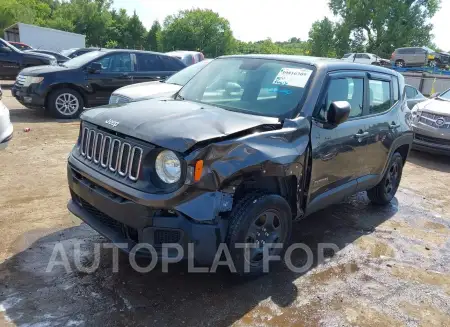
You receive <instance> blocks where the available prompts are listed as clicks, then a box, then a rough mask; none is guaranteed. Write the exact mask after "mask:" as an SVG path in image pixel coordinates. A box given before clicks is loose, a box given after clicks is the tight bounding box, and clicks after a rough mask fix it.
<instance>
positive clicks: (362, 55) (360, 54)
mask: <svg viewBox="0 0 450 327" xmlns="http://www.w3.org/2000/svg"><path fill="white" fill-rule="evenodd" d="M355 57H356V58H361V59H370V57H369V56H368V55H366V54H364V53H358V54H357V55H356V56H355Z"/></svg>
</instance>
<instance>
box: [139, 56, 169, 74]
mask: <svg viewBox="0 0 450 327" xmlns="http://www.w3.org/2000/svg"><path fill="white" fill-rule="evenodd" d="M136 62H137V71H138V72H158V71H165V70H166V69H165V67H164V64H163V62H162V60H161V59H160V57H159V56H157V55H154V54H147V53H136Z"/></svg>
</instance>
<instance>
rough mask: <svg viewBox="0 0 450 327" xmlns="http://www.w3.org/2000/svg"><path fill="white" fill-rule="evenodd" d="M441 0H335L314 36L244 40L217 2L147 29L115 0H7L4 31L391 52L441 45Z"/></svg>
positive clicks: (141, 42) (305, 51)
mask: <svg viewBox="0 0 450 327" xmlns="http://www.w3.org/2000/svg"><path fill="white" fill-rule="evenodd" d="M440 1H441V0H351V1H349V0H329V7H330V9H331V11H332V12H333V14H334V15H335V16H336V20H335V21H334V22H333V21H331V20H330V19H328V18H326V17H325V18H323V19H322V20H320V21H316V22H314V23H313V24H312V26H311V29H310V31H309V34H308V36H309V37H308V39H307V40H300V39H299V38H297V37H291V38H290V39H289V40H287V41H285V42H273V41H272V40H271V39H269V38H268V39H265V40H261V41H257V42H243V41H239V40H236V39H235V38H234V36H233V32H232V30H231V28H230V23H229V22H228V20H227V19H226V18H223V17H220V16H219V15H218V14H217V13H215V12H213V11H211V10H202V9H192V10H182V11H179V12H178V13H175V14H173V15H170V16H168V17H166V18H165V20H164V22H163V24H162V25H161V24H160V23H159V22H158V21H155V22H154V23H153V25H152V26H151V28H150V29H149V30H147V29H146V28H145V26H144V24H143V23H142V21H141V20H140V18H139V17H138V15H137V14H136V12H134V13H133V14H132V15H129V14H128V13H127V12H126V10H125V9H119V10H117V9H114V8H113V7H112V4H113V0H65V1H63V0H2V1H1V2H0V33H1V35H3V30H4V29H5V28H6V27H8V26H10V25H12V24H14V23H16V22H22V23H28V24H34V25H39V26H44V27H50V28H55V29H60V30H64V31H69V32H74V33H80V34H84V35H86V43H87V45H89V46H99V47H107V48H130V49H145V50H152V51H160V52H167V51H171V50H177V49H180V50H181V49H182V50H199V51H202V52H203V53H204V54H205V56H206V57H216V56H219V55H223V54H233V53H280V54H299V55H313V56H322V57H341V56H342V55H343V54H344V53H347V52H372V53H375V54H377V55H379V56H381V57H389V56H390V54H391V53H392V51H393V50H394V49H395V48H398V47H404V46H429V47H432V48H435V49H436V48H437V47H436V45H434V44H433V42H432V33H431V32H432V28H433V26H432V25H431V23H430V18H432V17H433V15H434V14H435V13H436V12H437V10H439V6H440ZM289 33H292V34H293V35H295V31H289Z"/></svg>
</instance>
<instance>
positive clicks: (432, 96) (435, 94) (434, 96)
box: [430, 92, 441, 99]
mask: <svg viewBox="0 0 450 327" xmlns="http://www.w3.org/2000/svg"><path fill="white" fill-rule="evenodd" d="M439 95H441V94H440V93H439V92H436V93H433V94H432V95H431V96H430V98H431V99H433V98H437V97H438V96H439Z"/></svg>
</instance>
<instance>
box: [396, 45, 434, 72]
mask: <svg viewBox="0 0 450 327" xmlns="http://www.w3.org/2000/svg"><path fill="white" fill-rule="evenodd" d="M438 58H439V57H438V54H437V53H436V52H435V51H434V50H432V49H430V48H427V47H410V48H398V49H395V51H394V52H393V53H392V56H391V64H393V65H395V66H397V67H408V66H419V67H422V66H428V65H430V66H436V65H437V63H438V61H439V59H438Z"/></svg>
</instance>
